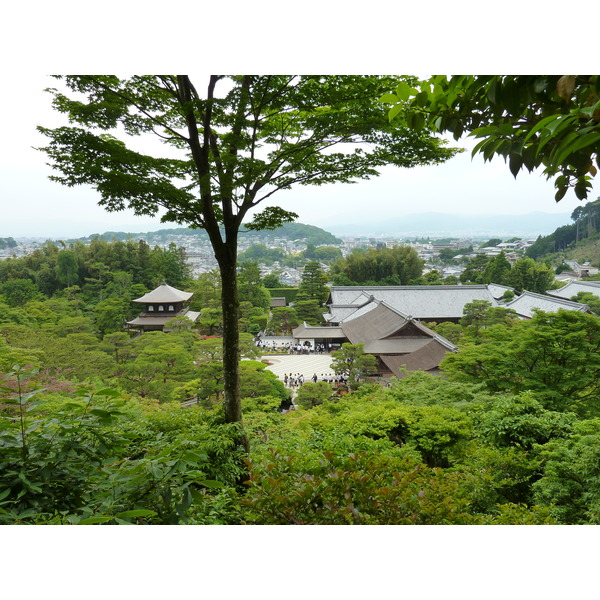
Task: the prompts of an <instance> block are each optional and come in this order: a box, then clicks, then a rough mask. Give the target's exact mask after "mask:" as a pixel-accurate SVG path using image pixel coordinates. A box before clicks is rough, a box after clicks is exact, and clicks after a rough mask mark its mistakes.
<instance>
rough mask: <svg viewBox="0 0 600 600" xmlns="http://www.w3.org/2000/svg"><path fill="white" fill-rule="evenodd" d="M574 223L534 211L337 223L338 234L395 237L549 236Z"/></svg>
mask: <svg viewBox="0 0 600 600" xmlns="http://www.w3.org/2000/svg"><path fill="white" fill-rule="evenodd" d="M570 222H571V215H570V213H558V214H552V213H544V212H532V213H528V214H525V215H473V214H468V215H456V214H446V213H436V212H431V213H420V214H411V215H404V216H402V217H400V218H393V219H390V218H387V219H381V220H378V221H369V222H364V220H363V221H361V222H360V223H352V222H350V221H349V222H346V223H335V224H332V225H330V226H327V230H328V231H330V232H331V233H333V234H335V235H357V236H361V235H373V236H377V235H393V236H395V237H413V236H430V237H488V238H489V237H501V238H510V237H534V238H537V237H538V236H539V235H547V234H549V233H551V232H553V231H554V230H555V229H556V228H557V227H560V226H562V225H567V224H569V223H570Z"/></svg>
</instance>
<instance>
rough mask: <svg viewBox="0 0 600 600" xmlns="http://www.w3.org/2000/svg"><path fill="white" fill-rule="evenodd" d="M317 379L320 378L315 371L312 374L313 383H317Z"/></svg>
mask: <svg viewBox="0 0 600 600" xmlns="http://www.w3.org/2000/svg"><path fill="white" fill-rule="evenodd" d="M317 379H318V377H317V374H316V373H315V374H314V375H313V376H312V380H313V383H317Z"/></svg>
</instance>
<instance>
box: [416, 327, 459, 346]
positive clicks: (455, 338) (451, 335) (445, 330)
mask: <svg viewBox="0 0 600 600" xmlns="http://www.w3.org/2000/svg"><path fill="white" fill-rule="evenodd" d="M424 325H425V326H426V327H429V329H433V331H435V332H436V333H437V334H439V335H441V336H442V337H444V338H446V339H447V340H448V341H449V342H452V343H453V344H454V345H456V344H458V342H459V341H460V339H461V338H462V336H463V333H464V331H463V328H462V327H461V326H460V325H459V324H458V323H450V322H442V323H435V322H432V323H424Z"/></svg>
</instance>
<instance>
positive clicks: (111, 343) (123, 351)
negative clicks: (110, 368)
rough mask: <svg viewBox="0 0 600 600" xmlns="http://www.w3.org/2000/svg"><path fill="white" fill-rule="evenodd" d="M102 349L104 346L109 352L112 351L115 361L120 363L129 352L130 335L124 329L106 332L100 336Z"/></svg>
mask: <svg viewBox="0 0 600 600" xmlns="http://www.w3.org/2000/svg"><path fill="white" fill-rule="evenodd" d="M100 347H101V348H102V349H104V348H106V349H108V351H109V352H111V353H112V352H114V354H115V362H116V363H117V364H119V363H122V362H123V361H124V360H125V359H126V358H127V357H128V356H129V354H130V347H131V337H130V336H129V335H128V334H127V333H125V332H124V331H116V332H114V333H107V334H106V335H105V336H104V337H103V338H102V344H101V346H100Z"/></svg>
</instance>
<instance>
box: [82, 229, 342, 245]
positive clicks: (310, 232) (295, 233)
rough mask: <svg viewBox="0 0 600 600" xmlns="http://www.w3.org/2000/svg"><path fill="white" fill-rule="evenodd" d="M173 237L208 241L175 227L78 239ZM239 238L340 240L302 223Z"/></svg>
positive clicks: (333, 242) (158, 240)
mask: <svg viewBox="0 0 600 600" xmlns="http://www.w3.org/2000/svg"><path fill="white" fill-rule="evenodd" d="M174 236H193V237H197V238H198V239H199V240H208V236H207V234H206V232H205V231H204V230H203V229H189V228H187V227H177V228H173V229H159V230H158V231H148V232H146V233H128V232H125V231H106V232H105V233H94V234H92V235H90V236H87V237H83V238H79V239H80V240H81V241H83V242H86V241H91V240H92V239H94V238H103V239H105V240H107V241H111V240H113V239H117V240H128V239H131V240H141V239H143V240H146V242H148V244H150V245H152V244H159V243H165V242H168V241H169V240H170V239H172V238H173V237H174ZM240 238H256V239H257V240H258V239H264V238H283V239H287V240H299V239H306V241H307V243H309V244H314V245H315V246H319V245H322V244H327V245H334V246H335V245H338V244H341V243H342V240H341V239H339V238H337V237H335V236H334V235H332V234H331V233H329V232H328V231H325V230H324V229H321V228H320V227H316V226H314V225H304V224H303V223H286V224H285V225H282V226H281V227H278V228H277V229H273V230H265V231H244V230H242V231H240Z"/></svg>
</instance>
